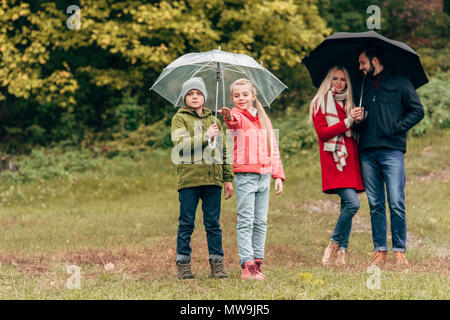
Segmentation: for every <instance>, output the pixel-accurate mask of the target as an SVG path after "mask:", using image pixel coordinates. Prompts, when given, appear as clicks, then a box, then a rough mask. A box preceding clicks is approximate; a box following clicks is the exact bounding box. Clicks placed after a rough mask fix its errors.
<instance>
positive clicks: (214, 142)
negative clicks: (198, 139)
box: [208, 137, 216, 149]
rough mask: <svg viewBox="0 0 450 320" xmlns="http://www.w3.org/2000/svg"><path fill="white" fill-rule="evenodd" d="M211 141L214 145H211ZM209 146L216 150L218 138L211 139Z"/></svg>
mask: <svg viewBox="0 0 450 320" xmlns="http://www.w3.org/2000/svg"><path fill="white" fill-rule="evenodd" d="M211 141H212V143H211ZM208 145H209V147H210V148H211V149H214V148H215V147H216V137H214V138H212V139H211V138H209V139H208Z"/></svg>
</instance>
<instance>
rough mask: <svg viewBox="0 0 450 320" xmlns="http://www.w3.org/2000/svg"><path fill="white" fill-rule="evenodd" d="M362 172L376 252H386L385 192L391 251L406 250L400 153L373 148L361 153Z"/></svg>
mask: <svg viewBox="0 0 450 320" xmlns="http://www.w3.org/2000/svg"><path fill="white" fill-rule="evenodd" d="M360 160H361V169H362V175H363V180H364V187H365V189H366V193H367V198H368V199H369V206H370V219H371V223H372V239H373V244H374V250H375V251H388V245H387V239H386V234H387V221H386V199H385V187H384V186H385V184H386V193H387V198H388V203H389V212H390V216H391V234H392V251H401V252H405V251H406V214H405V165H404V155H403V152H402V151H399V150H393V149H386V148H380V149H373V150H370V151H367V152H366V151H365V152H361V154H360Z"/></svg>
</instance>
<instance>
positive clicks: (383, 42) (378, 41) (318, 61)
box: [302, 31, 428, 89]
mask: <svg viewBox="0 0 450 320" xmlns="http://www.w3.org/2000/svg"><path fill="white" fill-rule="evenodd" d="M372 46H375V47H377V48H380V49H381V50H382V52H383V56H384V61H385V66H386V67H389V68H392V69H394V70H395V71H397V72H398V73H400V74H402V75H404V76H407V77H408V78H409V79H410V80H411V82H412V84H413V86H414V88H416V89H417V88H419V87H420V86H422V85H424V84H425V83H427V82H428V78H427V76H426V75H425V72H424V70H423V67H422V64H421V63H420V59H419V55H418V54H417V53H416V52H415V51H414V50H413V49H411V48H410V47H409V46H408V45H406V44H404V43H403V42H400V41H395V40H391V39H388V38H386V37H383V36H382V35H380V34H378V33H376V32H375V31H367V32H339V33H336V34H334V35H332V36H329V37H328V38H326V39H325V40H324V41H323V42H322V43H321V44H320V45H319V46H317V47H316V48H315V49H314V50H313V51H312V52H311V53H310V54H309V55H307V56H306V57H305V58H303V60H302V62H303V63H304V64H305V66H306V68H307V69H308V71H309V74H310V75H311V78H312V81H313V84H314V86H315V87H316V88H318V87H319V86H320V84H321V83H322V81H323V79H325V76H326V75H327V73H328V70H329V69H330V68H331V67H333V66H334V65H341V66H343V67H345V68H346V69H347V70H348V72H349V74H350V78H351V80H352V82H353V83H357V82H360V81H361V79H362V76H363V74H362V72H361V71H359V64H358V52H359V50H360V49H362V48H365V47H372Z"/></svg>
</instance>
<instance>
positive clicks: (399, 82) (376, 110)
mask: <svg viewBox="0 0 450 320" xmlns="http://www.w3.org/2000/svg"><path fill="white" fill-rule="evenodd" d="M358 62H359V69H360V70H361V71H362V72H363V73H364V76H365V77H366V84H365V88H364V92H363V93H362V94H363V104H362V105H363V106H364V107H365V108H364V109H363V110H360V116H359V121H356V124H355V129H356V130H357V132H358V133H359V151H360V160H361V169H362V174H363V181H364V187H365V189H366V193H367V198H368V200H369V207H370V219H371V224H372V239H373V243H374V255H373V258H372V261H371V263H370V265H382V264H384V263H385V262H386V261H387V251H388V246H387V239H386V234H387V221H386V206H385V202H386V200H385V188H386V193H387V199H388V203H389V212H390V219H391V234H392V251H393V252H394V257H395V263H396V265H398V266H407V265H408V261H407V260H406V257H405V251H406V217H405V216H406V214H405V192H404V190H405V167H404V153H405V152H406V132H407V131H408V130H409V129H411V128H412V127H413V126H414V125H416V124H417V123H418V122H419V121H420V120H422V119H423V117H424V111H423V107H422V104H421V103H420V100H419V97H418V96H417V93H416V91H415V89H414V87H413V85H412V84H411V81H410V80H409V79H408V78H406V77H403V76H401V75H399V74H396V73H394V72H393V71H392V70H389V68H385V63H384V61H383V55H382V51H381V50H380V49H378V48H368V49H365V50H363V51H361V52H360V54H359V58H358ZM355 91H356V90H355ZM360 94H361V93H360V92H356V93H355V99H357V100H355V101H358V100H359V95H360ZM355 109H357V108H355ZM355 112H357V111H355ZM363 115H364V117H363Z"/></svg>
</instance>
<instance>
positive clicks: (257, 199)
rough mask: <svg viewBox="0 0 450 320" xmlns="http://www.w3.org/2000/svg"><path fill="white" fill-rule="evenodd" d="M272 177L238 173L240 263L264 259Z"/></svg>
mask: <svg viewBox="0 0 450 320" xmlns="http://www.w3.org/2000/svg"><path fill="white" fill-rule="evenodd" d="M270 177H271V176H270V174H262V175H261V174H258V173H236V174H235V181H236V200H237V232H236V233H237V241H238V253H239V263H240V264H241V265H243V264H244V263H245V262H247V261H250V260H254V259H263V258H264V246H265V243H266V233H267V213H268V211H269V191H270Z"/></svg>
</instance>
